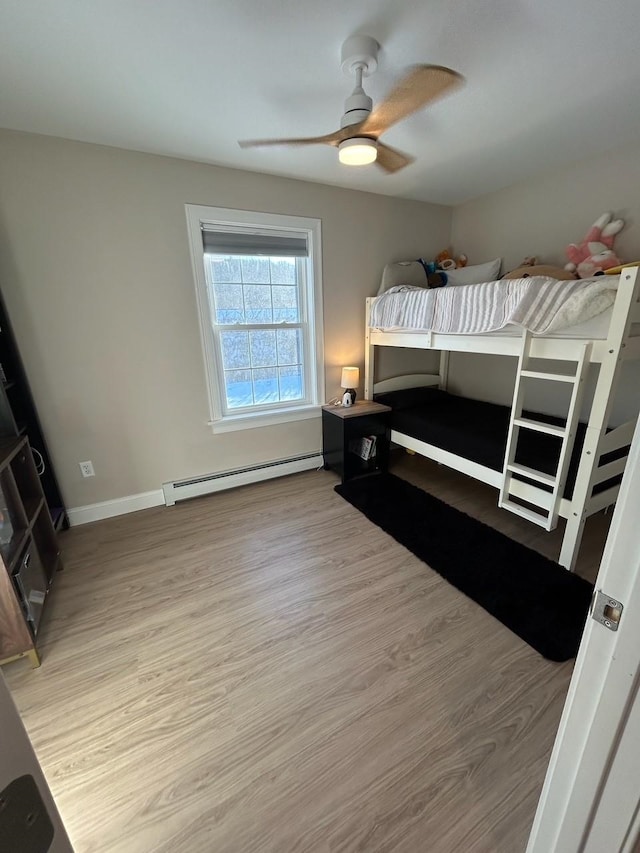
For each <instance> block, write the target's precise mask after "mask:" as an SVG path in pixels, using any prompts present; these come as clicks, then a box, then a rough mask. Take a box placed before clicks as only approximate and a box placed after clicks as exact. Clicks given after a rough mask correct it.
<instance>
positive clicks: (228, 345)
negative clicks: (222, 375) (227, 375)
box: [220, 331, 251, 370]
mask: <svg viewBox="0 0 640 853" xmlns="http://www.w3.org/2000/svg"><path fill="white" fill-rule="evenodd" d="M220 341H221V342H222V366H223V368H224V369H225V370H229V369H231V368H237V367H250V366H251V360H250V358H249V333H248V332H226V331H225V332H220Z"/></svg>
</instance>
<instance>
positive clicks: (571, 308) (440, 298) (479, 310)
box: [371, 276, 640, 340]
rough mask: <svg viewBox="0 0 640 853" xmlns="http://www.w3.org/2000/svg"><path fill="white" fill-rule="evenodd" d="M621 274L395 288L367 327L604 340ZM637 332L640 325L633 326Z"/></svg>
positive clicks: (382, 299)
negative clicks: (573, 278) (576, 278)
mask: <svg viewBox="0 0 640 853" xmlns="http://www.w3.org/2000/svg"><path fill="white" fill-rule="evenodd" d="M618 285H619V277H608V276H600V277H598V278H596V279H583V280H576V281H572V282H566V281H556V280H555V279H551V278H545V277H533V278H525V279H514V280H509V281H506V282H505V281H496V282H485V283H483V284H477V285H467V286H460V287H451V288H447V287H445V288H440V289H436V290H429V289H425V288H417V287H396V288H392V289H391V290H389V291H387V292H386V293H385V294H383V295H382V296H379V297H378V298H377V299H375V300H374V301H373V303H372V306H371V327H372V328H374V329H377V330H380V331H384V332H385V333H388V334H393V333H394V332H417V333H418V334H421V333H427V332H432V333H434V334H446V335H465V336H467V335H474V336H475V335H477V336H483V335H484V336H485V337H487V336H490V337H494V336H495V337H505V336H506V337H520V336H521V335H522V328H523V327H524V328H527V329H529V330H530V331H531V332H532V333H533V334H534V335H535V334H537V335H540V336H544V337H545V338H561V339H574V340H576V339H577V340H605V339H606V338H607V336H608V332H609V326H610V322H611V316H612V312H613V303H614V301H615V293H616V290H617V287H618ZM632 334H634V335H637V334H640V326H639V325H638V324H636V326H635V327H634V328H633V329H632Z"/></svg>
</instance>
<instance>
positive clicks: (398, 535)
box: [335, 474, 593, 661]
mask: <svg viewBox="0 0 640 853" xmlns="http://www.w3.org/2000/svg"><path fill="white" fill-rule="evenodd" d="M335 490H336V492H337V493H338V494H339V495H341V496H342V497H343V498H344V499H345V500H346V501H348V502H349V503H350V504H352V505H353V506H354V507H355V508H356V509H359V510H360V512H362V513H363V514H364V515H366V517H367V518H368V519H369V520H370V521H372V522H373V523H374V524H377V525H378V527H381V528H382V529H383V530H384V531H385V532H386V533H389V534H390V535H391V536H393V538H394V539H396V540H397V541H398V542H400V544H401V545H404V546H405V548H408V549H409V550H410V551H412V552H413V553H414V554H415V555H416V557H419V558H420V559H421V560H423V561H424V562H425V563H427V565H429V566H430V567H431V568H432V569H434V571H436V572H438V574H440V575H442V577H443V578H445V580H447V581H449V583H451V584H453V586H455V587H457V588H458V589H459V590H460V591H461V592H464V593H465V595H468V596H469V598H472V599H473V600H474V601H476V602H477V603H478V604H480V605H481V606H482V607H484V609H485V610H487V611H488V612H489V613H491V615H492V616H495V618H496V619H499V620H500V621H501V622H502V623H503V625H506V627H507V628H509V629H510V630H511V631H513V632H514V634H517V635H518V636H519V637H520V638H521V639H523V640H524V641H525V642H526V643H528V644H529V645H530V646H532V647H533V648H534V649H535V650H536V651H538V652H540V654H541V655H543V656H544V657H545V658H548V659H549V660H553V661H566V660H569V659H570V658H572V657H575V655H576V652H577V651H578V646H579V645H580V638H581V636H582V631H583V629H584V624H585V620H586V618H587V613H588V610H589V603H590V601H591V595H592V592H593V586H592V585H591V584H590V583H588V582H587V581H585V580H584V579H583V578H581V577H579V576H578V575H575V574H573V573H572V572H568V571H567V570H566V569H564V568H562V566H559V565H558V564H557V563H554V562H552V561H551V560H548V559H547V558H546V557H543V556H542V555H541V554H538V553H537V552H536V551H532V550H531V548H527V547H526V546H524V545H521V544H520V543H519V542H514V541H513V539H509V537H508V536H505V535H504V534H502V533H500V532H498V531H497V530H494V529H493V528H492V527H489V526H488V525H486V524H483V523H482V522H481V521H477V520H476V519H475V518H471V517H470V516H468V515H466V514H465V513H463V512H460V511H459V510H457V509H455V508H454V507H451V506H448V505H447V504H445V503H443V502H442V501H441V500H438V498H434V497H433V495H430V494H428V493H427V492H425V491H423V490H422V489H419V488H417V487H416V486H413V485H412V484H411V483H408V482H407V481H406V480H401V479H399V478H398V477H395V476H394V475H393V474H381V475H379V476H375V477H364V478H361V479H357V480H350V481H348V482H347V483H344V484H342V485H338V486H336V487H335Z"/></svg>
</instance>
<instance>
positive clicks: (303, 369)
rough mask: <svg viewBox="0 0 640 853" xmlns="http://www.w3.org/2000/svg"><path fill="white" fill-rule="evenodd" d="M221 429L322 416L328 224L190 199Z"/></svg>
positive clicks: (212, 399)
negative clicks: (323, 237)
mask: <svg viewBox="0 0 640 853" xmlns="http://www.w3.org/2000/svg"><path fill="white" fill-rule="evenodd" d="M187 221H188V225H189V237H190V243H191V251H192V256H193V268H194V276H195V282H196V293H197V297H198V309H199V313H200V328H201V332H202V342H203V350H204V357H205V369H206V375H207V384H208V391H209V403H210V409H211V425H212V427H213V430H214V432H218V431H220V432H222V431H226V430H231V429H243V428H246V427H254V426H261V425H266V424H271V423H282V422H286V421H290V420H296V419H301V418H308V417H314V416H317V415H318V414H319V412H318V407H319V405H320V402H321V400H322V398H323V376H322V371H323V359H322V346H321V344H322V342H321V334H320V331H321V329H322V299H321V290H320V257H321V252H320V221H319V220H316V219H303V218H301V217H296V216H278V215H275V214H265V213H251V212H248V211H239V210H226V209H223V208H212V207H199V206H195V205H187Z"/></svg>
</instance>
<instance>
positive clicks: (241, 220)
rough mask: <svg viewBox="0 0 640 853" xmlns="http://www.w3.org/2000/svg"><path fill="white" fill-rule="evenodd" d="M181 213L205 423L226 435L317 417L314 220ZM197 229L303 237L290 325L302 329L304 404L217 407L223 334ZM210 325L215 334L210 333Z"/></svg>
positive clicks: (320, 381)
mask: <svg viewBox="0 0 640 853" xmlns="http://www.w3.org/2000/svg"><path fill="white" fill-rule="evenodd" d="M185 211H186V215H187V228H188V235H189V246H190V250H191V261H192V267H193V278H194V282H195V289H196V302H197V307H198V318H199V326H200V338H201V342H202V350H203V357H204V367H205V378H206V386H207V397H208V403H209V416H210V419H209V421H208V424H209V426H211V428H212V431H213V432H214V433H218V432H229V431H233V430H239V429H250V428H253V427H260V426H269V425H271V424H281V423H290V422H292V421H297V420H304V419H307V418H313V417H319V416H320V414H321V408H320V407H321V404H322V401H323V400H324V357H323V349H324V348H323V322H322V260H321V259H322V244H321V239H322V234H321V222H320V220H319V219H311V218H308V217H301V216H289V215H284V214H283V215H281V214H274V213H262V212H258V211H249V210H234V209H230V208H223V207H209V206H204V205H193V204H187V205H185ZM203 225H206V227H208V228H216V227H220V228H221V229H222V230H233V228H234V227H236V228H237V229H238V230H246V229H247V228H255V229H256V232H259V233H260V232H262V233H264V232H265V231H267V232H268V231H276V232H282V231H288V232H291V231H293V232H301V233H304V234H305V236H306V238H307V242H308V247H309V256H308V259H307V260H306V262H305V263H304V266H305V267H306V274H305V276H304V282H300V283H299V285H298V286H299V293H300V295H301V296H302V303H301V309H303V318H304V319H303V320H302V321H301V322H296V323H295V324H292V325H295V326H296V327H298V326H300V327H302V330H303V331H302V337H303V342H302V346H303V353H304V381H305V383H308V385H307V387H308V394H307V397H306V400H305V401H303V402H301V401H291V403H287V401H278V402H277V403H273V404H256V405H255V406H251V407H245V408H242V409H241V410H239V411H238V412H237V413H236V412H233V413H229V412H227V413H225V406H224V405H223V400H224V399H225V392H224V369H223V366H222V358H221V348H220V345H219V340H217V337H219V332H220V330H223V329H224V328H225V326H222V325H218V324H215V323H214V318H213V316H212V313H211V308H210V303H209V295H208V289H207V273H206V270H205V253H204V250H203V244H202V226H203ZM299 262H301V259H296V263H297V264H298V263H299ZM260 325H261V324H259V323H255V324H242V327H243V328H246V327H247V326H250V327H259V326H260ZM266 325H275V326H276V327H277V328H287V327H288V326H287V324H284V323H283V324H266ZM214 326H215V329H216V330H217V331H214ZM228 328H229V329H234V328H236V327H235V326H234V325H230V326H228Z"/></svg>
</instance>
